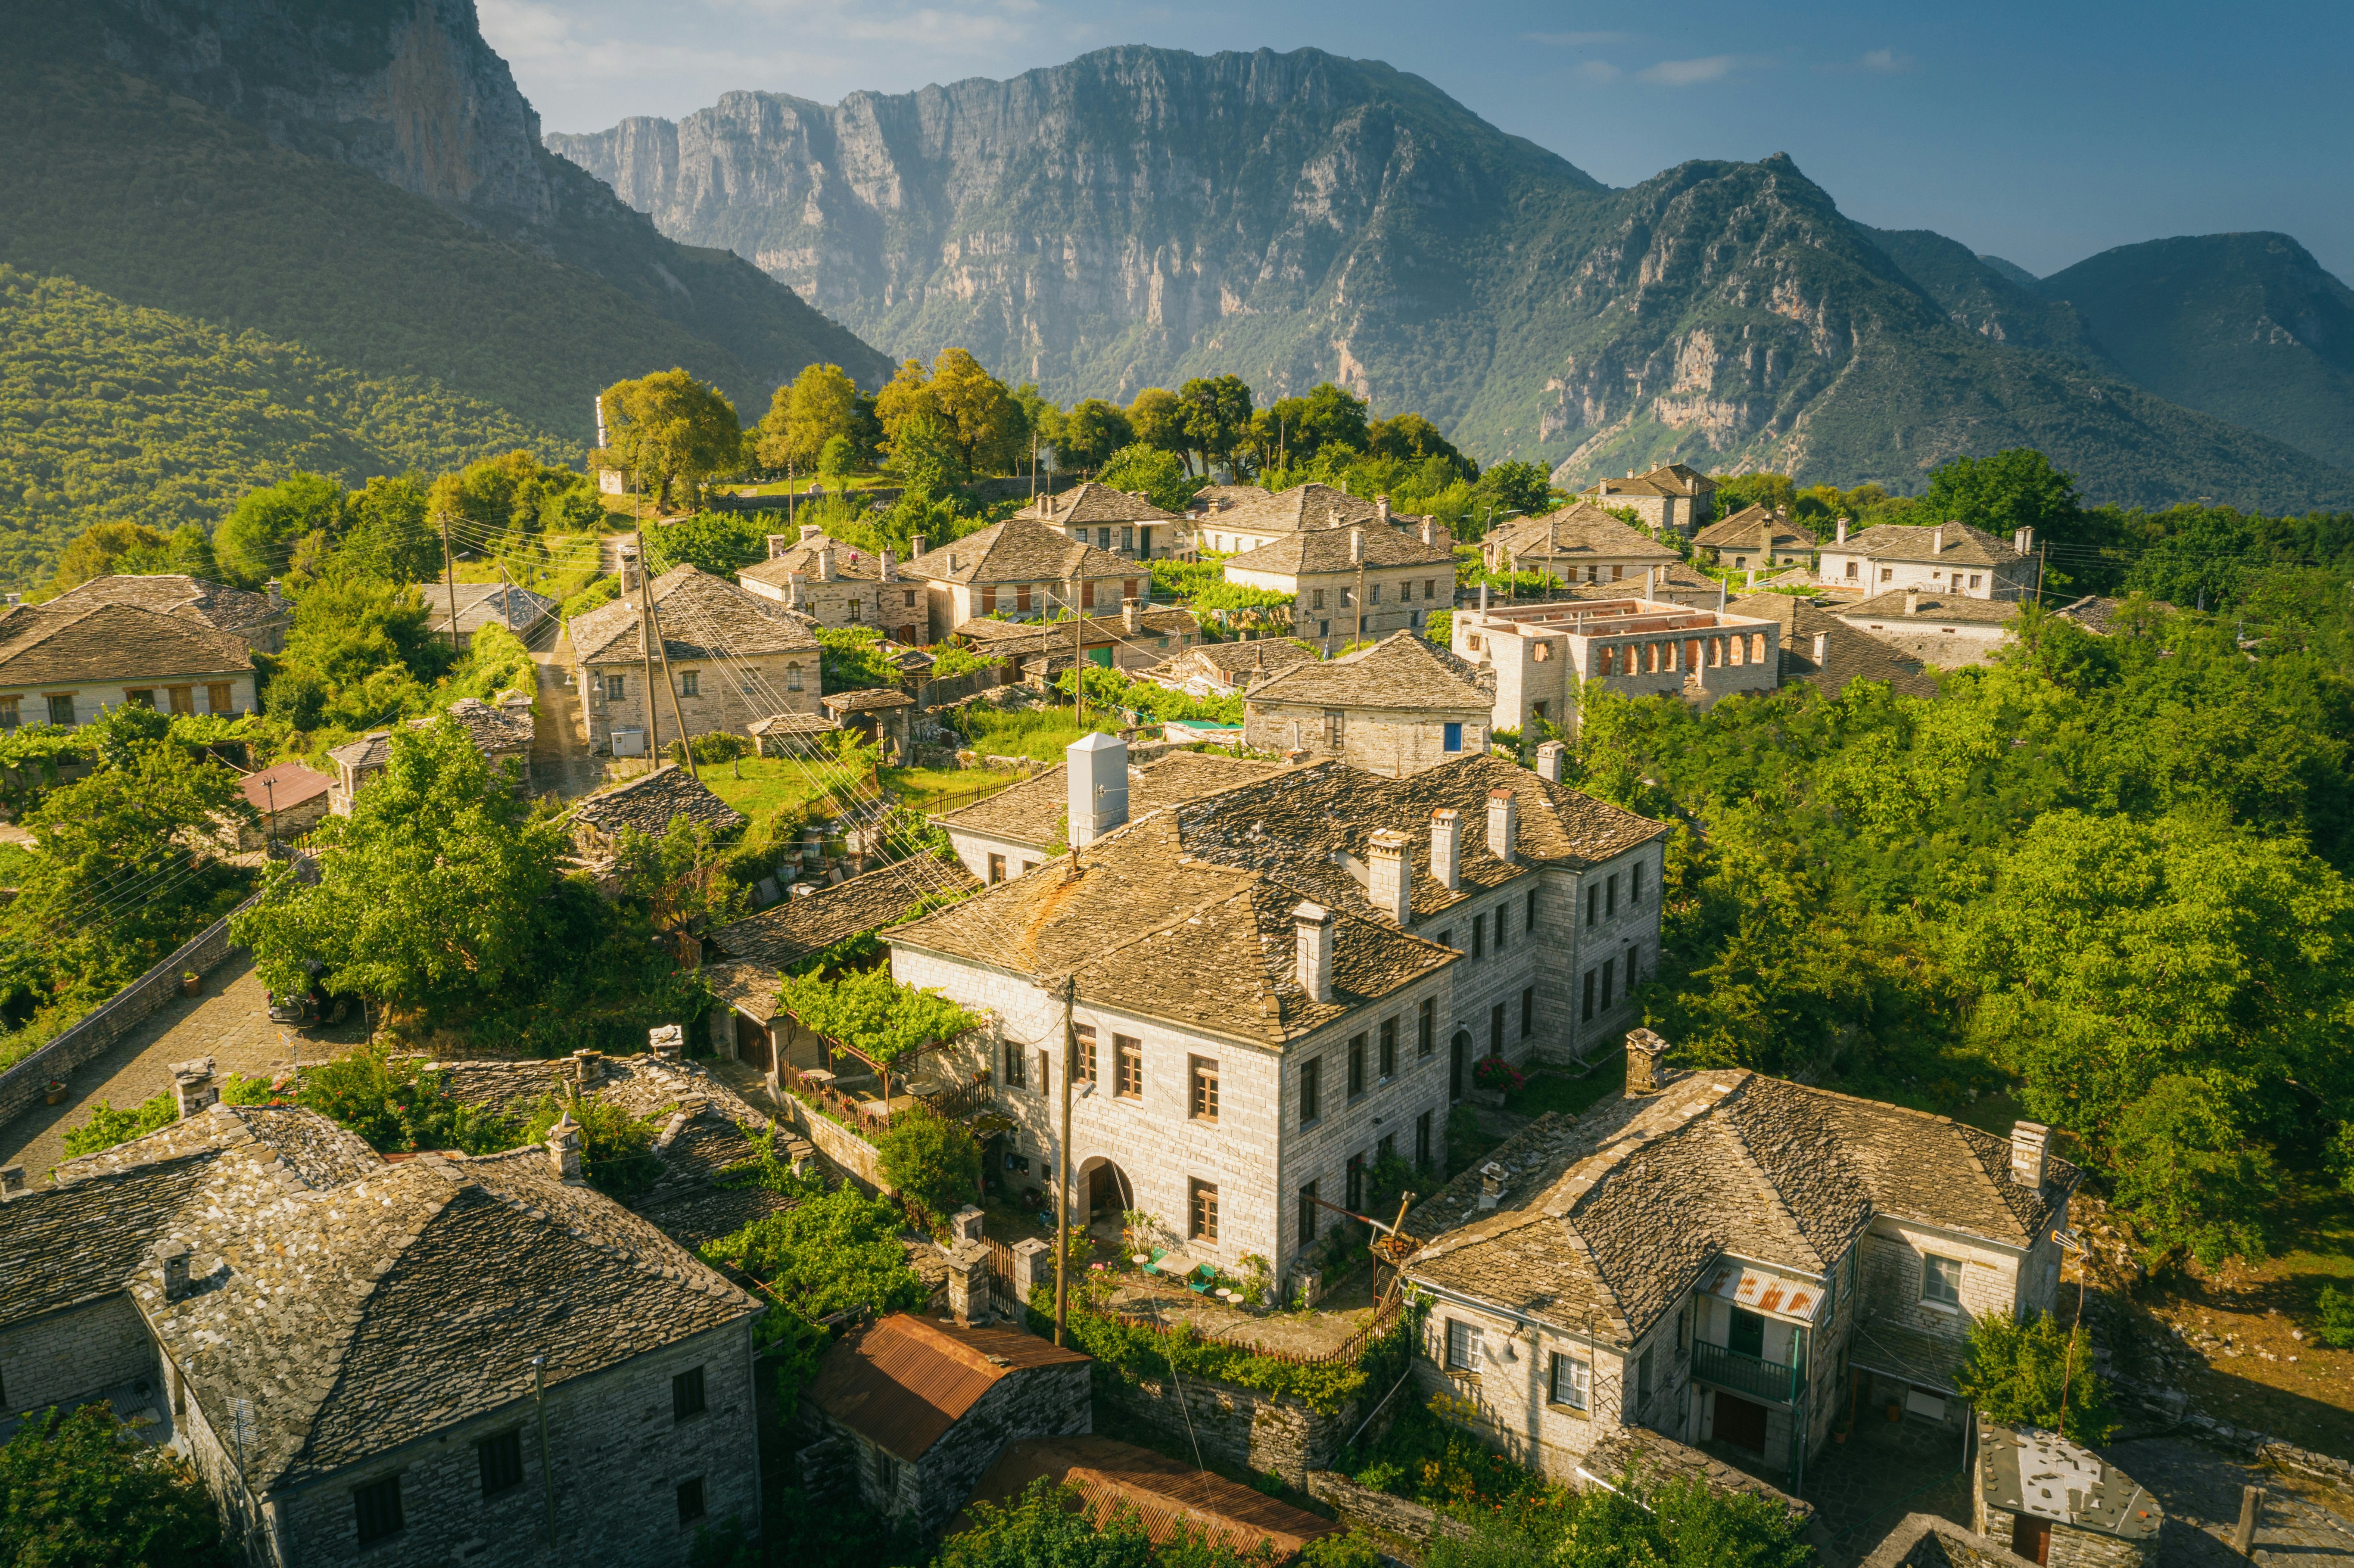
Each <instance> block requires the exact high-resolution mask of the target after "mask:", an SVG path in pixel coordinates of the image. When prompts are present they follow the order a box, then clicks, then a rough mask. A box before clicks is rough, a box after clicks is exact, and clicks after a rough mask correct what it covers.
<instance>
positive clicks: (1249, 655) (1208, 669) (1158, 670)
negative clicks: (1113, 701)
mask: <svg viewBox="0 0 2354 1568" xmlns="http://www.w3.org/2000/svg"><path fill="white" fill-rule="evenodd" d="M1315 658H1316V654H1315V652H1313V651H1312V650H1310V649H1307V648H1303V647H1301V646H1300V645H1299V643H1297V642H1295V641H1292V640H1291V639H1290V638H1288V637H1259V638H1254V639H1252V640H1251V641H1247V642H1204V643H1201V644H1199V645H1198V646H1196V647H1193V648H1188V649H1186V650H1185V651H1184V652H1182V653H1172V654H1171V655H1170V656H1169V657H1168V658H1166V659H1163V660H1162V661H1161V662H1160V663H1158V664H1155V665H1153V666H1152V667H1151V668H1150V669H1149V670H1142V671H1140V672H1138V674H1139V676H1140V678H1141V679H1143V680H1147V681H1151V682H1153V683H1156V684H1159V685H1163V686H1168V687H1171V688H1172V689H1174V688H1176V687H1181V686H1182V685H1183V684H1184V683H1186V681H1188V680H1189V679H1192V678H1193V677H1195V676H1199V677H1201V678H1203V679H1204V680H1207V681H1209V682H1210V683H1213V684H1215V685H1218V686H1235V687H1239V688H1243V689H1248V687H1249V685H1250V683H1252V682H1253V681H1256V680H1259V679H1262V678H1264V677H1265V676H1267V675H1272V674H1276V673H1278V672H1281V671H1284V670H1288V669H1290V668H1291V667H1292V666H1293V665H1294V664H1306V663H1310V662H1314V660H1315Z"/></svg>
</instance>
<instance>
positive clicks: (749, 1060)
mask: <svg viewBox="0 0 2354 1568" xmlns="http://www.w3.org/2000/svg"><path fill="white" fill-rule="evenodd" d="M736 1059H737V1061H738V1062H741V1063H743V1064H744V1065H747V1066H749V1067H758V1068H759V1069H760V1071H762V1072H764V1073H765V1072H767V1071H768V1070H769V1032H768V1031H767V1030H765V1029H763V1028H761V1027H760V1026H759V1025H758V1024H757V1023H755V1022H752V1021H751V1020H750V1019H748V1018H747V1017H745V1016H744V1015H743V1014H742V1013H740V1012H739V1013H737V1015H736Z"/></svg>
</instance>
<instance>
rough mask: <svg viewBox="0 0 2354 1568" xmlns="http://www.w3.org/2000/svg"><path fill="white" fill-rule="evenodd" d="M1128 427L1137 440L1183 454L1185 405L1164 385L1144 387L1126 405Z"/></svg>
mask: <svg viewBox="0 0 2354 1568" xmlns="http://www.w3.org/2000/svg"><path fill="white" fill-rule="evenodd" d="M1128 427H1129V429H1130V430H1131V431H1133V432H1134V433H1135V439H1136V440H1137V441H1139V442H1141V443H1142V444H1143V445H1145V446H1148V447H1158V448H1159V449H1160V450H1162V451H1164V452H1172V453H1174V454H1175V455H1177V456H1178V457H1181V458H1182V457H1183V456H1184V455H1185V450H1186V437H1185V406H1184V405H1183V404H1182V403H1181V402H1179V401H1178V400H1177V394H1176V393H1174V392H1172V391H1170V390H1169V389H1168V388H1167V387H1146V388H1145V389H1144V390H1143V391H1141V392H1139V393H1138V394H1137V395H1136V397H1135V400H1134V401H1132V402H1130V403H1129V406H1128Z"/></svg>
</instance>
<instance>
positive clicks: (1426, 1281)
mask: <svg viewBox="0 0 2354 1568" xmlns="http://www.w3.org/2000/svg"><path fill="white" fill-rule="evenodd" d="M1666 1052H1667V1043H1666V1042H1665V1041H1662V1040H1660V1039H1659V1037H1658V1036H1657V1035H1655V1034H1653V1033H1650V1032H1649V1031H1648V1030H1638V1031H1635V1032H1634V1033H1631V1034H1629V1035H1628V1056H1627V1079H1628V1088H1627V1093H1626V1095H1625V1097H1621V1098H1614V1099H1610V1100H1606V1101H1604V1102H1602V1103H1601V1104H1599V1105H1597V1106H1596V1107H1593V1108H1591V1109H1590V1110H1588V1111H1586V1112H1585V1114H1583V1115H1581V1116H1579V1117H1576V1118H1562V1117H1546V1118H1543V1119H1542V1120H1540V1121H1539V1122H1537V1123H1536V1124H1535V1125H1534V1126H1532V1127H1531V1128H1528V1129H1527V1130H1525V1131H1524V1132H1522V1133H1521V1134H1520V1135H1519V1136H1517V1137H1516V1138H1514V1139H1511V1141H1509V1142H1507V1143H1506V1144H1505V1145H1504V1146H1503V1147H1502V1148H1500V1149H1499V1150H1496V1151H1495V1154H1494V1156H1493V1157H1492V1158H1491V1159H1490V1160H1487V1161H1486V1162H1485V1163H1483V1164H1482V1165H1481V1167H1480V1168H1479V1170H1478V1171H1467V1172H1465V1173H1464V1174H1463V1175H1462V1176H1460V1177H1458V1178H1457V1179H1456V1180H1455V1181H1453V1182H1451V1183H1449V1184H1448V1186H1447V1189H1446V1191H1445V1192H1442V1193H1441V1194H1440V1195H1439V1196H1438V1197H1437V1198H1435V1199H1433V1200H1432V1201H1430V1202H1426V1203H1424V1204H1422V1205H1420V1206H1418V1207H1416V1209H1415V1210H1414V1211H1413V1212H1412V1213H1410V1214H1408V1215H1407V1217H1406V1222H1405V1228H1406V1230H1407V1232H1408V1233H1409V1234H1412V1235H1413V1236H1415V1237H1416V1238H1417V1239H1418V1240H1419V1242H1420V1244H1421V1245H1420V1250H1418V1251H1417V1252H1416V1253H1415V1255H1413V1256H1412V1258H1411V1259H1410V1260H1409V1261H1408V1263H1407V1264H1406V1267H1405V1272H1406V1277H1407V1278H1409V1279H1411V1280H1412V1281H1413V1282H1414V1283H1415V1284H1416V1286H1418V1287H1421V1288H1422V1289H1424V1290H1426V1291H1427V1292H1429V1293H1430V1295H1431V1296H1432V1297H1433V1298H1435V1302H1436V1305H1435V1306H1434V1308H1433V1309H1432V1310H1431V1312H1430V1314H1429V1318H1428V1320H1427V1325H1426V1330H1425V1337H1424V1341H1423V1344H1422V1347H1421V1351H1420V1354H1419V1356H1418V1357H1417V1359H1416V1366H1415V1371H1416V1377H1417V1379H1418V1381H1419V1383H1420V1384H1421V1386H1422V1387H1423V1389H1424V1390H1425V1391H1426V1393H1447V1394H1448V1395H1449V1396H1450V1402H1449V1404H1448V1408H1449V1409H1451V1410H1453V1411H1456V1412H1458V1413H1462V1414H1459V1415H1458V1419H1461V1420H1462V1421H1463V1423H1464V1424H1465V1425H1467V1426H1469V1428H1470V1429H1472V1430H1473V1431H1475V1432H1476V1433H1478V1434H1479V1436H1480V1437H1481V1439H1482V1440H1484V1441H1487V1442H1490V1443H1493V1444H1495V1445H1497V1446H1500V1447H1501V1448H1503V1449H1504V1450H1505V1451H1506V1452H1508V1453H1510V1454H1511V1455H1513V1456H1514V1457H1517V1458H1519V1459H1520V1460H1521V1461H1522V1463H1525V1464H1527V1465H1530V1466H1531V1467H1535V1468H1538V1469H1542V1470H1543V1471H1544V1473H1545V1474H1547V1475H1549V1476H1552V1477H1553V1478H1556V1479H1559V1480H1563V1481H1570V1480H1573V1478H1574V1477H1575V1471H1576V1468H1577V1467H1578V1464H1579V1461H1580V1460H1581V1459H1582V1458H1583V1457H1585V1455H1586V1454H1588V1453H1589V1452H1591V1451H1592V1450H1593V1449H1594V1448H1595V1447H1596V1446H1597V1445H1599V1444H1601V1443H1603V1442H1604V1441H1606V1439H1607V1438H1608V1437H1609V1436H1611V1435H1612V1434H1613V1433H1615V1432H1617V1431H1619V1430H1621V1429H1624V1428H1628V1427H1648V1428H1650V1429H1652V1430H1655V1431H1658V1432H1660V1433H1664V1434H1665V1435H1666V1436H1670V1437H1672V1438H1675V1439H1676V1440H1678V1441H1680V1442H1684V1443H1691V1444H1695V1445H1699V1446H1702V1447H1703V1448H1706V1449H1708V1450H1710V1451H1712V1452H1715V1453H1719V1454H1720V1455H1722V1456H1723V1457H1732V1458H1734V1459H1736V1460H1737V1461H1738V1462H1740V1463H1742V1464H1744V1465H1746V1466H1748V1467H1751V1468H1752V1469H1753V1470H1755V1472H1756V1473H1758V1474H1761V1475H1764V1476H1767V1477H1770V1478H1775V1479H1776V1483H1777V1484H1781V1485H1783V1486H1784V1488H1785V1489H1786V1490H1788V1491H1791V1492H1793V1493H1796V1492H1797V1491H1799V1490H1800V1489H1801V1487H1802V1484H1803V1479H1802V1478H1803V1470H1804V1466H1805V1462H1806V1457H1807V1456H1808V1455H1809V1454H1811V1453H1813V1452H1814V1451H1816V1450H1817V1449H1819V1447H1820V1446H1822V1445H1823V1444H1824V1443H1826V1442H1827V1441H1828V1440H1829V1432H1830V1426H1831V1424H1832V1422H1833V1420H1834V1419H1835V1418H1837V1417H1839V1416H1840V1415H1842V1414H1845V1413H1846V1412H1847V1410H1848V1409H1849V1407H1850V1404H1851V1403H1852V1404H1854V1405H1856V1406H1857V1407H1859V1408H1868V1409H1872V1410H1874V1411H1877V1410H1879V1409H1881V1408H1882V1406H1884V1405H1889V1404H1893V1405H1895V1406H1896V1407H1897V1408H1898V1409H1899V1411H1900V1413H1907V1414H1910V1416H1911V1417H1912V1418H1914V1419H1916V1420H1923V1421H1931V1422H1936V1423H1940V1424H1943V1425H1946V1426H1948V1427H1950V1428H1951V1429H1953V1431H1954V1432H1955V1434H1956V1436H1955V1441H1956V1448H1957V1450H1958V1446H1959V1442H1960V1436H1959V1434H1960V1430H1961V1424H1962V1421H1963V1419H1964V1411H1963V1409H1962V1406H1961V1403H1960V1400H1959V1398H1958V1395H1957V1394H1956V1390H1955V1373H1956V1369H1957V1368H1958V1367H1959V1366H1960V1364H1961V1362H1962V1360H1963V1357H1964V1355H1965V1353H1966V1349H1967V1337H1968V1332H1969V1325H1970V1321H1971V1319H1973V1318H1974V1317H1977V1316H1979V1315H1982V1314H1985V1313H1988V1312H2001V1313H2006V1314H2011V1315H2019V1314H2024V1313H2026V1312H2030V1311H2037V1310H2048V1309H2050V1308H2051V1307H2052V1301H2053V1296H2054V1292H2055V1291H2056V1289H2057V1287H2058V1281H2059V1269H2060V1251H2059V1247H2058V1245H2057V1244H2056V1243H2055V1242H2054V1241H2053V1240H2052V1231H2053V1230H2054V1229H2057V1228H2060V1227H2062V1226H2064V1225H2065V1224H2066V1223H2067V1206H2068V1198H2069V1193H2070V1192H2071V1190H2072V1189H2073V1184H2074V1182H2075V1181H2076V1179H2077V1171H2075V1169H2074V1168H2073V1166H2070V1165H2068V1164H2067V1163H2066V1162H2064V1161H2062V1160H2057V1159H2052V1158H2051V1157H2049V1156H2048V1155H2047V1152H2046V1150H2045V1141H2046V1138H2047V1136H2048V1135H2047V1131H2046V1129H2045V1128H2042V1127H2041V1126H2039V1125H2037V1124H2035V1123H2032V1122H2021V1123H2020V1124H2019V1125H2018V1126H2017V1128H2014V1130H2013V1132H2012V1134H2011V1137H2010V1138H2009V1140H2005V1139H2000V1138H1998V1137H1996V1136H1994V1135H1993V1134H1991V1133H1987V1132H1981V1131H1979V1130H1978V1128H1971V1127H1966V1126H1964V1125H1962V1124H1960V1123H1958V1122H1955V1121H1952V1120H1950V1119H1948V1118H1945V1117H1940V1116H1931V1115H1927V1114H1925V1113H1923V1112H1919V1111H1912V1110H1906V1109H1904V1108H1903V1107H1898V1106H1891V1105H1883V1104H1881V1103H1879V1102H1877V1101H1872V1100H1861V1099H1855V1098H1852V1097H1849V1096H1846V1095H1838V1094H1832V1093H1830V1092H1829V1091H1827V1090H1822V1089H1817V1088H1811V1087H1808V1086H1804V1085H1800V1084H1793V1083H1789V1082H1787V1081H1785V1080H1782V1079H1778V1078H1769V1077H1766V1076H1765V1075H1762V1074H1757V1073H1752V1072H1747V1071H1744V1070H1740V1069H1723V1070H1717V1071H1710V1072H1698V1073H1681V1074H1679V1073H1673V1072H1670V1071H1669V1070H1667V1069H1666V1068H1665V1066H1664V1065H1663V1064H1664V1058H1665V1054H1666Z"/></svg>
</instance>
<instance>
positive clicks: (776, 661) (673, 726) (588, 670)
mask: <svg viewBox="0 0 2354 1568" xmlns="http://www.w3.org/2000/svg"><path fill="white" fill-rule="evenodd" d="M654 611H655V615H656V617H657V619H659V618H660V616H661V613H662V607H661V606H660V605H656V606H655V607H654ZM683 619H684V620H686V621H687V622H688V623H687V624H683V625H674V624H673V623H671V622H670V621H664V622H663V637H664V641H668V640H670V639H671V638H672V637H673V636H675V637H678V638H682V639H691V638H694V637H695V635H696V628H695V626H694V625H693V624H692V618H683ZM624 641H625V642H626V644H627V646H628V647H629V648H630V650H631V652H629V653H626V654H622V655H620V656H618V657H610V658H606V659H602V660H599V662H597V663H595V664H593V665H588V666H583V667H578V668H576V669H575V670H574V672H573V678H574V680H575V681H577V682H579V683H580V687H579V689H580V690H581V691H583V692H585V693H586V694H588V743H589V747H590V748H591V749H592V750H595V751H597V752H599V753H604V752H610V750H611V749H612V745H613V732H614V731H615V730H616V729H640V730H642V729H644V728H645V727H646V679H645V664H644V662H643V661H642V660H641V659H639V658H638V657H636V654H635V650H636V647H637V640H636V638H635V636H634V635H632V636H631V637H630V638H628V639H625V640H624ZM819 652H820V650H818V649H815V648H811V649H808V650H806V651H802V652H790V653H769V654H762V655H759V656H758V657H753V658H745V659H731V660H726V661H721V660H717V659H711V660H690V659H676V660H673V661H672V662H671V667H670V676H669V678H670V681H671V683H672V684H673V686H682V685H684V678H685V676H686V675H687V674H689V673H693V674H694V675H695V694H693V695H691V696H690V695H687V694H684V693H682V694H681V695H680V697H679V699H678V712H679V715H680V716H682V717H684V719H685V721H686V732H687V733H688V734H689V735H708V734H711V733H712V732H714V731H719V730H724V731H726V732H727V733H728V734H731V735H742V734H743V733H745V730H744V726H746V725H748V724H750V723H751V722H752V721H753V720H754V719H759V718H767V717H769V715H773V714H776V713H779V712H783V713H793V714H816V713H819V712H822V709H821V708H820V707H819V705H818V696H819V686H820V684H821V680H820V675H819V671H818V658H819ZM748 673H749V675H750V676H757V677H758V679H757V680H756V682H755V684H754V689H753V690H752V692H751V693H750V694H746V692H745V691H744V689H743V681H744V679H746V678H748ZM608 675H619V676H620V677H621V696H620V701H619V702H616V701H614V700H612V699H611V698H610V697H608V696H606V695H605V685H604V681H605V677H606V676H608ZM654 679H655V680H656V681H657V682H659V681H661V680H662V679H663V662H662V660H660V659H659V658H658V659H656V660H655V661H654ZM796 681H798V682H799V685H798V686H796V685H795V682H796ZM659 701H660V704H661V707H660V710H659V714H658V715H657V716H658V718H659V720H660V723H659V733H660V735H661V737H662V743H663V745H664V746H668V745H669V744H670V743H671V742H672V741H673V740H676V739H677V738H678V725H677V723H676V721H675V720H673V717H672V714H671V705H670V698H669V697H667V696H663V697H661V698H660V699H659Z"/></svg>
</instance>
